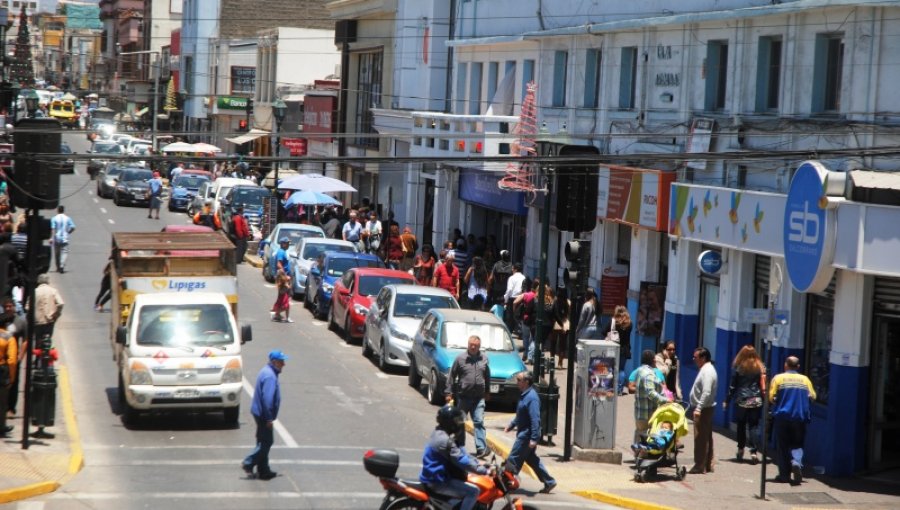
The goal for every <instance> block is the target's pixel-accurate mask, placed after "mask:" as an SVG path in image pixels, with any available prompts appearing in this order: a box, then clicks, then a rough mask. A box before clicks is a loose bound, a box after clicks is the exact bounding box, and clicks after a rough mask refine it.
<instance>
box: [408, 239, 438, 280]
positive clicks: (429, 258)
mask: <svg viewBox="0 0 900 510" xmlns="http://www.w3.org/2000/svg"><path fill="white" fill-rule="evenodd" d="M435 262H437V260H435V258H434V246H432V245H430V244H425V245H423V246H422V252H421V253H419V254H418V255H416V260H415V262H414V263H413V276H415V278H416V284H418V285H431V277H432V276H434V264H435Z"/></svg>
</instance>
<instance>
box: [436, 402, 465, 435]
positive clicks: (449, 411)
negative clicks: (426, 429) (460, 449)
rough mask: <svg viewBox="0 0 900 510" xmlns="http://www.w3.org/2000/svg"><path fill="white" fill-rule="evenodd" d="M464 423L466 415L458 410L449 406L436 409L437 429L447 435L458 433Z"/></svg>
mask: <svg viewBox="0 0 900 510" xmlns="http://www.w3.org/2000/svg"><path fill="white" fill-rule="evenodd" d="M465 421H466V415H465V414H464V413H463V412H462V411H460V410H459V409H458V408H456V407H453V406H452V405H450V404H447V405H445V406H444V407H442V408H440V409H438V412H437V422H438V428H440V429H442V430H443V431H444V432H446V433H448V434H456V433H457V432H459V431H460V430H461V429H462V428H463V426H464V423H465Z"/></svg>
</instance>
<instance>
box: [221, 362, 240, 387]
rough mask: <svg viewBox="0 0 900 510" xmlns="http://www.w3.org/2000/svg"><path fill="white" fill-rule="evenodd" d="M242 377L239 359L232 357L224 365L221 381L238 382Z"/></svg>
mask: <svg viewBox="0 0 900 510" xmlns="http://www.w3.org/2000/svg"><path fill="white" fill-rule="evenodd" d="M243 377H244V374H243V373H242V371H241V362H240V360H237V359H233V360H231V361H229V362H228V364H227V365H225V372H223V373H222V382H223V383H239V382H241V380H242V379H243Z"/></svg>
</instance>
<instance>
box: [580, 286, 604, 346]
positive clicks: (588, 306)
mask: <svg viewBox="0 0 900 510" xmlns="http://www.w3.org/2000/svg"><path fill="white" fill-rule="evenodd" d="M597 308H598V303H597V291H596V290H594V289H593V288H589V289H588V290H587V292H585V293H584V304H583V305H581V313H580V314H579V315H578V324H577V325H576V326H575V339H576V340H578V339H580V338H589V339H597V338H598V336H597Z"/></svg>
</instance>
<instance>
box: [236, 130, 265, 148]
mask: <svg viewBox="0 0 900 510" xmlns="http://www.w3.org/2000/svg"><path fill="white" fill-rule="evenodd" d="M270 134H271V133H269V132H268V131H263V130H262V129H251V130H250V132H249V133H247V134H245V135H240V136H235V137H234V138H226V139H225V140H228V141H229V142H231V143H233V144H235V145H241V144H244V143H247V142H252V141H253V140H256V139H257V138H259V137H261V136H269V135H270Z"/></svg>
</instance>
